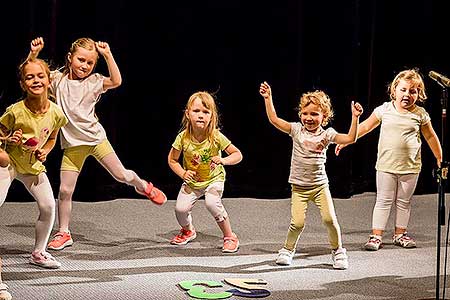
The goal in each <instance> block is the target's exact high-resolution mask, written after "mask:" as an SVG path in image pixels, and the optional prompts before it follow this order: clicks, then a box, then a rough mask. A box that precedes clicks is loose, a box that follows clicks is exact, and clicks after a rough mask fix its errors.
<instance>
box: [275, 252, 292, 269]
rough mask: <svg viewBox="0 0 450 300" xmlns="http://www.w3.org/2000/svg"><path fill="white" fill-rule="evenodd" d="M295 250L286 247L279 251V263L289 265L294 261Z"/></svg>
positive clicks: (277, 261)
mask: <svg viewBox="0 0 450 300" xmlns="http://www.w3.org/2000/svg"><path fill="white" fill-rule="evenodd" d="M294 254H295V250H293V251H289V250H287V249H285V248H283V249H281V250H280V251H278V257H277V260H276V264H277V265H282V266H289V265H290V264H291V263H292V258H293V257H294Z"/></svg>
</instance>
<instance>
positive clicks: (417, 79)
mask: <svg viewBox="0 0 450 300" xmlns="http://www.w3.org/2000/svg"><path fill="white" fill-rule="evenodd" d="M402 79H403V80H405V81H407V82H408V83H409V84H411V86H412V87H414V88H417V90H418V99H417V100H418V101H419V102H421V103H423V102H425V99H427V95H426V93H425V84H424V82H423V78H422V76H421V75H420V73H419V70H418V69H408V70H403V71H401V72H400V73H398V74H397V76H395V78H394V80H392V82H391V84H390V85H389V87H388V94H389V97H390V98H391V100H395V89H396V88H397V86H398V83H399V82H400V80H402Z"/></svg>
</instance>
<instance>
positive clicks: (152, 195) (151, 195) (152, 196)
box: [135, 182, 167, 205]
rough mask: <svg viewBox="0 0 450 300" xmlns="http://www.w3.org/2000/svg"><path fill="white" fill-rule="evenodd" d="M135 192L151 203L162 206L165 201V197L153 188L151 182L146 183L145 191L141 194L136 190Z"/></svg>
mask: <svg viewBox="0 0 450 300" xmlns="http://www.w3.org/2000/svg"><path fill="white" fill-rule="evenodd" d="M135 190H136V192H137V193H138V194H141V195H143V196H145V197H147V198H148V199H149V200H152V201H153V203H155V204H158V205H163V204H164V203H166V201H167V197H166V195H165V194H164V193H163V192H162V191H161V190H160V189H158V188H156V187H154V186H153V184H152V183H151V182H147V186H146V187H145V190H144V191H143V192H140V191H139V190H138V189H136V188H135Z"/></svg>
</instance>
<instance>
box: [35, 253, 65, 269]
mask: <svg viewBox="0 0 450 300" xmlns="http://www.w3.org/2000/svg"><path fill="white" fill-rule="evenodd" d="M30 264H32V265H36V266H39V267H43V268H46V269H58V268H59V267H61V263H60V262H58V261H56V259H55V258H54V257H53V256H52V255H51V254H50V253H48V252H45V251H44V252H40V253H39V252H33V253H31V257H30Z"/></svg>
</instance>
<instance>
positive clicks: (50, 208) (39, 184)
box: [0, 165, 55, 252]
mask: <svg viewBox="0 0 450 300" xmlns="http://www.w3.org/2000/svg"><path fill="white" fill-rule="evenodd" d="M15 178H17V179H18V180H19V181H20V182H22V183H23V185H24V186H25V188H26V189H27V190H28V192H30V194H31V195H32V196H33V198H34V199H35V200H36V202H37V205H38V208H39V217H38V219H37V221H36V225H35V244H34V251H39V252H42V251H45V249H46V248H47V242H48V239H49V236H50V232H51V230H52V227H53V222H54V221H55V197H54V196H53V190H52V187H51V185H50V182H49V180H48V178H47V174H45V173H44V172H42V173H40V174H39V175H29V174H19V173H17V172H16V170H15V169H14V168H13V167H12V166H11V165H9V166H8V167H6V168H0V206H1V205H2V204H3V202H4V201H5V199H6V195H7V194H8V190H9V187H10V186H11V183H12V181H13V180H14V179H15Z"/></svg>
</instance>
